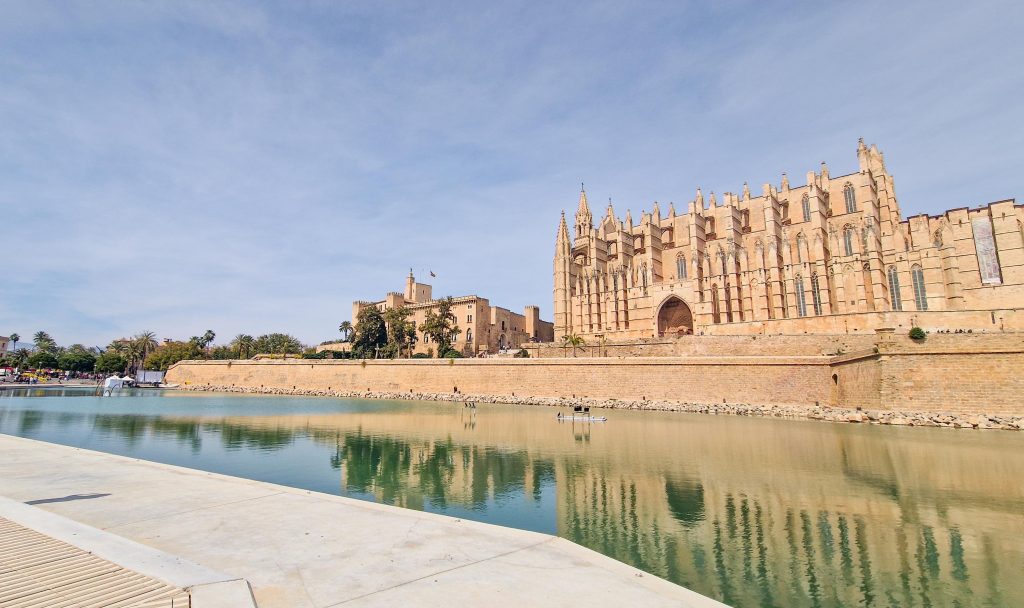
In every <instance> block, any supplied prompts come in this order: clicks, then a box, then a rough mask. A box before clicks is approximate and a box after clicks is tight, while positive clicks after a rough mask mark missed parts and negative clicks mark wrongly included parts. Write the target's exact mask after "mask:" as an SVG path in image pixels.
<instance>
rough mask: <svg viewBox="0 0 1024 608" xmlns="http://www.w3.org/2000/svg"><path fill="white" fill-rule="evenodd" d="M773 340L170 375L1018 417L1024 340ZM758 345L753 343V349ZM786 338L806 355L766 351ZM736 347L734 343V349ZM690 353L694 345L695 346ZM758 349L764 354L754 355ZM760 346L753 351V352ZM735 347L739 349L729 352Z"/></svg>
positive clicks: (209, 368)
mask: <svg viewBox="0 0 1024 608" xmlns="http://www.w3.org/2000/svg"><path fill="white" fill-rule="evenodd" d="M806 338H807V339H806V341H805V342H804V343H803V344H802V347H801V348H797V347H798V346H799V345H798V344H797V341H798V337H796V336H788V337H785V340H784V341H782V342H776V343H772V340H762V339H759V340H757V341H755V340H752V339H751V338H750V337H747V338H744V340H747V341H748V342H737V341H735V340H725V341H720V342H717V344H718V346H719V347H720V348H721V349H722V351H720V352H729V353H731V354H730V356H726V355H724V354H719V355H713V354H708V351H709V350H713V349H712V345H713V344H715V342H713V341H708V342H702V341H701V340H708V339H707V338H703V339H701V338H698V339H697V340H696V341H694V342H693V343H692V345H697V344H701V345H702V346H701V347H700V349H703V350H701V352H702V353H704V354H701V355H692V356H683V357H632V358H628V357H623V358H612V357H579V358H573V357H571V356H570V357H568V358H560V359H556V358H538V359H454V360H450V361H449V360H396V361H392V360H379V361H374V360H368V361H341V360H334V361H330V360H325V361H307V360H261V361H252V360H249V361H187V362H182V363H179V364H177V365H175V366H174V367H172V368H171V369H170V371H169V372H168V374H167V378H168V382H174V383H180V384H183V385H186V386H188V387H190V388H196V387H203V386H210V387H224V388H240V389H241V388H246V389H263V390H311V391H331V392H352V393H361V392H367V393H389V394H397V393H412V394H416V395H422V394H438V393H444V394H454V393H457V394H461V395H494V396H508V397H545V398H548V397H550V398H561V397H575V398H590V399H615V400H623V401H650V400H653V401H669V402H680V403H695V404H708V405H715V404H722V403H729V404H759V405H780V406H790V405H796V406H815V405H821V406H830V407H841V408H863V409H865V410H879V411H907V412H949V413H954V414H959V415H968V414H982V413H984V414H989V415H995V416H1021V415H1024V374H1021V373H1020V370H1021V369H1024V335H1022V334H1011V333H1006V334H973V335H971V334H932V335H930V336H929V337H928V338H927V339H926V340H924V341H921V342H915V341H913V340H910V339H909V338H907V336H905V335H901V334H881V335H879V336H876V337H875V339H874V340H873V341H872V344H871V345H869V344H867V343H860V342H857V341H852V342H847V341H845V340H848V339H849V337H846V336H844V337H842V340H839V341H838V342H825V341H823V338H822V337H821V336H808V337H806ZM755 343H758V344H759V346H756V347H755V346H754V344H755ZM786 345H789V346H791V347H793V348H794V349H797V350H801V349H802V350H803V351H804V352H808V353H812V352H815V351H816V350H818V351H819V352H820V349H822V348H826V350H827V349H828V348H833V347H835V346H837V345H839V346H844V347H848V348H851V349H853V350H852V352H845V351H844V352H843V353H842V354H831V355H821V354H817V355H805V356H789V357H783V356H775V355H771V354H764V353H766V352H768V353H771V352H774V351H775V350H777V349H779V348H782V347H783V346H786ZM739 346H742V347H743V348H739ZM694 348H695V350H697V349H696V346H695V347H694ZM758 348H760V349H762V350H760V351H758ZM758 352H760V353H761V354H757V353H758ZM736 353H742V354H736Z"/></svg>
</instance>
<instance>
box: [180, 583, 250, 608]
mask: <svg viewBox="0 0 1024 608" xmlns="http://www.w3.org/2000/svg"><path fill="white" fill-rule="evenodd" d="M189 595H190V596H191V597H190V598H189V599H190V600H191V602H192V603H191V606H192V608H235V607H236V606H237V607H238V608H249V607H250V606H251V607H252V608H256V598H255V597H253V594H252V587H250V586H249V581H247V580H245V579H244V578H236V579H235V580H233V581H222V582H219V583H206V584H204V585H196V586H194V587H192V588H191V589H189Z"/></svg>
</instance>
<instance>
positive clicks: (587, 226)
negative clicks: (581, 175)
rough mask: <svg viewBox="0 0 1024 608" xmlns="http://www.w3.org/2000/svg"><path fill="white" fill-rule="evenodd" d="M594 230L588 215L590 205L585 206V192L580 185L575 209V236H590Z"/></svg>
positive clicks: (591, 218) (592, 221) (592, 220)
mask: <svg viewBox="0 0 1024 608" xmlns="http://www.w3.org/2000/svg"><path fill="white" fill-rule="evenodd" d="M593 228H594V218H593V217H592V216H591V215H590V205H588V204H587V191H586V190H584V189H583V184H580V204H579V206H578V207H577V208H576V236H577V237H581V236H585V235H587V234H590V231H591V230H592V229H593Z"/></svg>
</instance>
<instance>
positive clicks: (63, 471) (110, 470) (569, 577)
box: [0, 435, 723, 608]
mask: <svg viewBox="0 0 1024 608" xmlns="http://www.w3.org/2000/svg"><path fill="white" fill-rule="evenodd" d="M0 493H2V494H3V495H5V496H7V497H9V498H12V499H14V500H17V501H21V502H33V503H35V504H36V505H37V506H38V508H41V509H45V510H47V511H50V512H53V513H57V514H60V515H62V516H64V517H67V518H70V519H72V520H75V521H78V522H81V523H84V524H88V525H90V526H94V527H96V528H100V529H102V530H105V531H108V532H111V533H113V534H115V535H118V536H121V537H124V538H127V539H130V540H132V541H135V542H138V543H142V544H144V545H148V546H149V547H152V548H155V549H158V550H160V551H163V552H166V553H169V554H172V555H176V556H180V557H182V558H184V559H186V560H189V561H191V562H195V563H196V564H201V565H202V566H204V567H207V568H212V569H214V570H216V571H219V572H223V573H227V574H228V575H229V576H233V577H238V578H244V579H247V580H248V581H249V583H250V584H251V586H252V590H253V593H254V595H255V597H256V601H257V603H258V604H259V606H260V608H272V607H275V606H282V607H284V606H288V607H292V606H296V607H304V606H312V607H317V608H326V607H330V606H341V605H346V606H395V605H409V606H445V607H446V608H447V607H450V606H474V605H487V606H490V607H499V606H524V605H526V606H577V605H586V606H623V605H635V606H645V607H655V606H676V607H679V606H682V607H692V608H712V607H717V608H721V606H723V604H720V603H718V602H715V601H713V600H711V599H708V598H706V597H704V596H701V595H699V594H697V593H694V592H692V591H689V590H688V589H685V588H683V587H680V586H678V585H674V584H672V583H670V582H668V581H665V580H663V579H660V578H658V577H655V576H652V575H650V574H646V573H643V572H641V571H640V570H637V569H635V568H632V567H630V566H627V565H625V564H622V563H621V562H617V561H615V560H613V559H611V558H608V557H605V556H603V555H600V554H598V553H595V552H593V551H590V550H589V549H585V548H583V547H580V546H578V545H575V544H573V543H571V542H569V541H567V540H564V539H561V538H557V537H554V536H550V535H545V534H537V533H534V532H526V531H523V530H514V529H511V528H504V527H500V526H493V525H489V524H483V523H479V522H472V521H466V520H459V519H454V518H451V517H446V516H442V515H436V514H431V513H424V512H421V511H413V510H407V509H401V508H397V507H390V506H386V505H378V504H374V503H369V502H364V501H358V500H353V499H348V498H342V497H338V496H331V495H327V494H319V493H315V492H307V491H304V490H297V489H293V488H287V487H284V486H278V485H273V484H268V483H262V482H256V481H250V480H245V479H239V478H235V477H227V476H223V475H216V474H213V473H205V472H201V471H194V470H191V469H184V468H180V467H173V466H168V465H163V464H157V463H152V462H146V461H142V460H134V459H130V458H124V457H120V456H113V455H109V454H103V453H99V452H92V451H89V450H82V449H77V448H70V447H66V446H58V445H54V444H49V443H43V442H38V441H33V440H29V439H22V438H18V437H11V436H7V435H0Z"/></svg>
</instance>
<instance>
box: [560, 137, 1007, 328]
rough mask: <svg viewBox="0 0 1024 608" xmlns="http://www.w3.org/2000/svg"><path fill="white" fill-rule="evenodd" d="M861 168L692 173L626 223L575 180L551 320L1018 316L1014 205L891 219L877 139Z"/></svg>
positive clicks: (594, 324)
mask: <svg viewBox="0 0 1024 608" xmlns="http://www.w3.org/2000/svg"><path fill="white" fill-rule="evenodd" d="M857 159H858V162H859V167H858V170H857V171H856V172H855V173H850V174H847V175H840V176H831V175H830V174H829V169H828V167H827V166H826V165H825V163H822V165H821V169H820V170H819V171H818V172H809V173H808V174H807V183H806V184H805V185H802V186H796V185H792V184H790V183H789V180H788V178H787V177H786V175H785V174H783V176H782V183H781V184H780V185H779V186H778V187H776V186H774V185H771V184H765V185H764V186H763V187H762V191H761V194H760V196H753V195H752V194H751V192H750V189H749V188H748V187H747V186H746V184H744V186H743V190H742V193H741V194H732V193H728V192H727V193H725V194H724V195H723V197H722V200H721V201H718V200H716V198H715V195H714V193H711V195H710V197H709V198H708V199H705V198H704V195H703V194H702V193H701V191H700V189H698V190H697V196H696V198H695V199H694V200H693V201H691V202H690V203H689V204H688V205H687V208H686V209H685V210H683V211H682V212H681V213H679V212H677V211H676V209H675V207H674V205H672V204H670V205H669V206H668V209H667V210H666V211H667V213H666V212H663V210H662V209H661V206H660V205H659V204H658V203H657V202H655V203H654V205H653V208H652V209H651V211H650V212H644V213H642V214H641V216H640V221H639V223H638V224H636V223H634V220H633V218H632V216H631V213H630V212H628V211H627V212H626V216H625V218H624V219H620V218H619V217H617V216H616V215H615V212H614V210H613V208H612V205H611V202H610V201H609V204H608V208H607V211H606V212H605V214H604V217H601V218H599V219H598V220H597V222H596V226H595V222H594V219H593V217H592V215H591V211H590V206H589V203H588V201H587V196H586V193H585V192H583V191H581V193H580V199H579V206H578V209H577V211H576V218H575V219H576V221H575V226H574V230H573V231H572V232H570V230H569V226H568V225H567V223H566V219H565V213H564V212H563V213H562V219H561V223H560V225H559V227H558V234H557V237H556V243H555V259H554V311H555V319H554V326H555V327H554V335H555V336H558V337H561V336H563V335H570V334H575V335H579V336H581V337H585V338H587V337H589V338H600V339H638V338H657V337H664V336H678V335H686V334H740V335H742V334H803V333H854V332H873V331H875V330H876V329H880V328H900V327H903V328H910V327H913V326H920V327H922V328H924V329H926V330H934V331H968V330H970V331H1006V330H1024V314H1021V309H1022V308H1024V206H1021V205H1017V204H1016V203H1015V201H1014V200H1012V199H1011V200H1005V201H1000V202H995V203H990V204H988V205H984V206H981V207H977V208H966V207H964V208H959V209H952V210H950V211H946V212H945V213H942V214H940V215H935V216H931V215H917V216H913V217H910V218H907V219H903V218H902V217H901V215H900V209H899V205H898V204H897V201H896V193H895V188H894V180H893V176H892V175H891V174H890V173H889V172H888V171H887V170H886V168H885V160H884V157H883V155H882V153H881V152H879V150H878V149H877V147H876V146H874V145H872V146H871V147H870V148H869V147H867V146H865V145H864V142H863V140H861V141H860V143H859V144H858V147H857Z"/></svg>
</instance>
